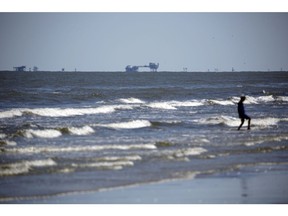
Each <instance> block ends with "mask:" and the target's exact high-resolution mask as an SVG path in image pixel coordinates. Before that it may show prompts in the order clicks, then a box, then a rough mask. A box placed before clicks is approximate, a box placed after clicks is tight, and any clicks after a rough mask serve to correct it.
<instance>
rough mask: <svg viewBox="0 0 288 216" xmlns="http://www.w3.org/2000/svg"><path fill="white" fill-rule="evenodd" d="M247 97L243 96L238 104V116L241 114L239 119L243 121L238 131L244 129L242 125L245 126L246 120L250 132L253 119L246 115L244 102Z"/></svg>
mask: <svg viewBox="0 0 288 216" xmlns="http://www.w3.org/2000/svg"><path fill="white" fill-rule="evenodd" d="M245 99H246V97H245V96H241V97H240V101H239V102H238V114H239V118H240V119H241V124H240V125H239V127H238V130H240V128H241V127H242V125H243V124H244V120H245V119H247V120H248V127H247V129H248V130H250V122H251V118H250V117H249V116H248V115H246V113H245V109H244V104H243V102H244V101H245Z"/></svg>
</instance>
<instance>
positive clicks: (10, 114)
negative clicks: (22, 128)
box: [0, 109, 23, 118]
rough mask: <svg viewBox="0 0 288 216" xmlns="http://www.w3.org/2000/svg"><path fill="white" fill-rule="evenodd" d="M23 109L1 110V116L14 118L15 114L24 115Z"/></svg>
mask: <svg viewBox="0 0 288 216" xmlns="http://www.w3.org/2000/svg"><path fill="white" fill-rule="evenodd" d="M22 114H23V111H22V109H12V110H8V111H2V112H0V118H13V117H15V116H22Z"/></svg>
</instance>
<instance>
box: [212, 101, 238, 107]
mask: <svg viewBox="0 0 288 216" xmlns="http://www.w3.org/2000/svg"><path fill="white" fill-rule="evenodd" d="M208 102H209V103H212V104H217V105H222V106H227V105H234V103H233V102H232V101H230V100H208Z"/></svg>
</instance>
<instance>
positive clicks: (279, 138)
mask: <svg viewBox="0 0 288 216" xmlns="http://www.w3.org/2000/svg"><path fill="white" fill-rule="evenodd" d="M282 140H288V136H287V135H280V136H277V137H263V138H261V139H260V140H252V141H247V142H245V143H244V145H246V146H253V145H257V144H261V143H265V142H275V141H276V142H281V141H282Z"/></svg>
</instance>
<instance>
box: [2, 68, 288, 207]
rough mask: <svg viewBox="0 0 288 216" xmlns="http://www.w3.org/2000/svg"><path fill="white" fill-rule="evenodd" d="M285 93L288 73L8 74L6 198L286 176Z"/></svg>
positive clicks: (4, 91) (4, 156) (4, 100)
mask: <svg viewBox="0 0 288 216" xmlns="http://www.w3.org/2000/svg"><path fill="white" fill-rule="evenodd" d="M287 90H288V73H286V72H242V73H240V72H237V73H180V72H167V73H164V72H157V73H144V72H143V73H123V72H95V73H93V72H90V73H88V72H22V73H21V72H0V202H1V203H5V202H21V200H25V199H28V200H29V199H33V198H41V197H42V198H43V199H44V198H45V197H49V196H56V195H65V194H71V193H78V192H79V193H80V192H86V191H101V190H104V189H109V188H114V187H122V186H128V185H134V184H145V183H148V182H156V181H163V180H169V179H177V178H179V179H181V178H187V177H193V176H194V177H195V176H196V177H197V176H199V175H207V176H209V175H220V174H221V173H230V175H232V176H233V175H235V177H239V176H241V175H245V173H248V172H250V173H251V172H271V171H280V172H282V171H283V172H287V168H288V112H287V106H288V91H287ZM242 94H245V95H246V98H247V99H246V101H245V102H244V105H245V109H246V113H247V114H248V115H249V116H250V117H251V118H252V120H251V130H247V122H245V124H244V125H243V127H242V129H241V130H240V131H238V130H237V127H238V126H239V124H240V120H239V119H238V113H237V103H238V101H239V97H240V96H241V95H242Z"/></svg>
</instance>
